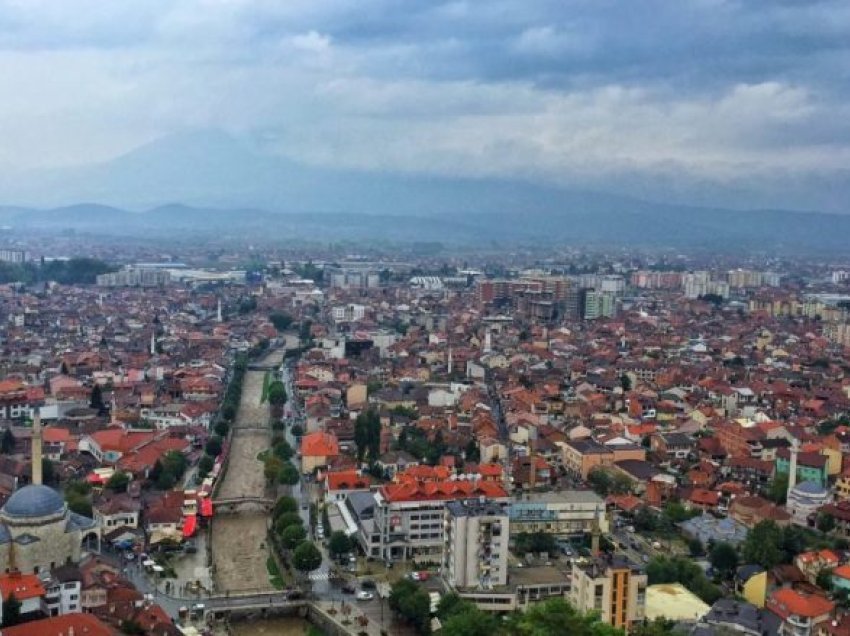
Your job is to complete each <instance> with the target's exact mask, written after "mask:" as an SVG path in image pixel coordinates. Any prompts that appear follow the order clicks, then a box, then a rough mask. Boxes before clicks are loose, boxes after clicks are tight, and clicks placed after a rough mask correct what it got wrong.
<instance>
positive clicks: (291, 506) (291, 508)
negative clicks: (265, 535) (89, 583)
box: [272, 496, 298, 519]
mask: <svg viewBox="0 0 850 636" xmlns="http://www.w3.org/2000/svg"><path fill="white" fill-rule="evenodd" d="M285 512H298V502H297V501H295V498H294V497H289V496H283V497H278V500H277V501H276V502H274V509H273V510H272V517H273V518H274V519H277V518H278V517H279V516H280V515H282V514H283V513H285Z"/></svg>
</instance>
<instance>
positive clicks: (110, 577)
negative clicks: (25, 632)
mask: <svg viewBox="0 0 850 636" xmlns="http://www.w3.org/2000/svg"><path fill="white" fill-rule="evenodd" d="M633 261H634V263H635V264H632V265H627V264H625V263H623V262H612V263H610V264H608V265H607V266H605V267H604V268H603V267H602V266H601V265H599V266H598V267H600V269H602V271H605V272H606V273H604V274H593V273H582V274H575V273H570V268H569V267H563V266H562V267H561V268H560V269H559V268H558V267H557V266H550V267H548V268H542V267H540V266H539V265H538V266H537V267H535V268H526V269H522V268H518V269H513V270H506V269H504V267H503V266H501V265H499V267H498V268H497V267H495V266H494V265H493V264H491V263H488V262H487V261H482V262H481V263H480V264H479V265H477V267H471V266H469V265H465V266H463V267H460V266H457V265H456V266H450V265H447V264H442V265H440V266H439V267H435V266H434V265H433V264H429V263H428V262H427V261H423V262H421V263H419V264H416V265H412V264H408V263H405V264H400V263H393V262H390V261H385V260H376V261H374V262H367V261H364V260H362V259H361V260H352V261H350V262H345V261H344V260H342V261H336V262H334V263H333V264H331V263H324V262H321V261H316V262H313V261H310V260H301V261H297V260H296V261H292V262H287V261H284V260H282V259H281V260H274V259H269V260H268V261H267V262H266V263H265V264H264V265H263V266H262V267H259V268H257V269H254V270H251V271H247V270H246V271H237V270H235V269H232V270H231V269H221V268H218V269H210V270H208V273H205V271H204V270H201V269H198V268H195V269H189V268H187V266H186V265H183V264H179V263H173V262H164V263H163V264H162V265H157V264H155V263H147V264H142V265H136V266H132V269H133V271H134V272H135V274H134V276H135V277H128V276H125V277H123V278H122V277H115V276H113V275H111V274H110V275H109V276H112V277H111V278H103V276H101V277H100V278H98V280H96V281H90V282H89V283H87V284H72V285H59V284H55V283H47V284H36V285H32V284H17V283H10V284H6V285H4V286H2V287H0V314H2V316H3V321H2V327H1V328H0V335H2V347H3V355H2V358H0V368H1V369H2V379H0V418H2V421H3V423H4V424H3V431H2V438H0V450H2V456H0V496H2V498H3V500H4V502H5V503H4V504H3V507H2V508H0V523H2V524H3V525H0V545H5V546H8V547H7V548H4V550H5V551H4V552H3V553H2V557H3V559H5V562H6V564H7V565H6V566H5V569H6V571H5V574H4V575H3V576H2V577H0V589H3V590H4V592H3V598H4V601H5V602H4V603H3V607H4V610H5V609H8V611H10V612H15V613H16V615H19V616H20V618H16V619H15V622H17V621H19V620H33V621H36V620H41V621H44V620H50V617H57V618H56V620H59V619H60V618H61V617H72V616H76V615H77V614H79V613H83V614H84V615H91V617H92V618H91V620H93V621H97V623H96V624H97V627H94V626H92V627H91V628H84V629H91V630H92V631H93V632H96V631H97V629H103V630H106V631H105V632H104V633H109V630H114V629H118V630H123V631H125V632H126V633H136V632H133V631H132V630H134V629H140V630H142V632H144V633H151V634H172V633H174V634H176V633H179V632H180V630H182V633H192V632H191V630H192V629H201V630H213V631H215V630H217V629H219V628H221V626H222V625H227V624H229V622H230V621H231V620H233V621H235V620H238V616H239V612H243V611H244V612H250V611H251V607H253V606H252V605H251V604H250V603H249V602H248V601H247V600H246V601H245V602H244V603H243V605H244V608H243V605H236V606H234V605H233V604H234V603H235V601H233V602H230V605H228V606H227V608H226V609H224V605H223V604H224V603H225V601H226V600H227V599H229V598H230V595H231V594H241V595H248V596H250V599H251V601H250V602H251V603H263V602H267V603H268V604H269V605H271V606H272V607H279V608H280V609H281V610H282V611H284V610H286V609H287V608H288V607H290V606H292V607H295V606H296V605H298V606H300V605H299V604H302V603H312V607H314V608H316V609H315V610H313V611H317V612H322V613H323V615H324V617H325V619H326V620H329V621H334V622H338V620H339V619H338V617H339V613H338V612H339V608H340V607H347V608H348V609H347V610H346V611H347V614H345V615H344V616H345V619H344V620H346V621H350V620H351V618H350V617H359V618H357V621H358V625H359V627H358V629H362V630H363V631H367V633H371V632H369V630H370V629H377V630H378V631H380V630H382V629H383V630H387V628H391V630H390V631H388V633H396V632H398V633H405V630H408V631H410V630H412V632H421V633H426V632H430V631H434V630H436V631H437V632H439V631H440V630H442V631H444V632H445V633H447V634H453V633H456V632H455V630H457V629H458V627H457V626H458V625H461V624H464V623H463V622H464V621H479V622H480V624H482V625H490V623H489V621H490V620H491V619H492V618H494V617H498V616H500V615H501V616H504V617H506V620H508V619H510V620H514V619H512V618H510V617H512V616H514V615H517V616H518V615H519V614H516V613H517V612H520V613H521V614H524V615H527V616H526V619H525V620H532V619H533V616H534V615H535V614H534V613H528V612H529V610H531V609H532V608H535V607H548V608H549V610H547V611H558V606H557V604H558V603H561V604H564V607H567V608H569V612H572V614H570V615H571V616H573V617H574V618H575V620H579V618H578V617H581V616H584V615H585V614H586V615H587V616H595V617H596V618H595V619H594V620H597V621H601V624H606V625H608V626H609V627H610V628H611V629H612V630H615V631H616V630H625V631H627V632H629V633H646V634H655V633H674V632H675V633H682V634H694V635H702V634H713V633H721V632H718V631H717V630H718V629H720V628H721V627H722V628H726V629H729V630H733V631H743V632H744V633H752V634H795V635H800V636H807V635H809V634H811V635H812V636H819V635H821V634H830V635H834V636H840V635H841V634H844V633H845V632H847V630H850V618H848V619H847V620H846V621H845V619H844V612H845V607H850V600H848V596H847V592H848V590H850V574H848V572H850V570H848V568H850V548H848V546H850V467H848V466H847V465H845V464H844V463H843V461H844V457H845V456H847V454H848V453H850V379H848V378H847V376H846V369H847V368H848V362H847V358H846V350H845V348H844V347H845V345H846V344H847V343H846V342H845V341H844V340H843V339H842V337H841V333H843V331H842V329H843V325H845V324H848V313H847V312H848V306H850V294H845V291H846V290H845V287H846V284H847V278H846V277H841V276H840V275H837V274H836V273H835V272H834V271H829V270H823V271H818V270H813V269H812V268H811V266H808V267H803V266H797V268H796V269H795V268H792V267H790V266H789V267H786V268H784V269H780V268H778V267H776V271H774V270H758V269H740V268H729V269H727V270H718V269H703V270H695V269H694V270H689V271H688V270H686V271H683V270H681V269H670V270H666V271H665V270H663V269H658V268H655V269H651V270H650V269H645V266H644V268H642V267H641V265H640V264H638V263H639V262H640V259H639V258H633ZM497 269H498V271H500V272H501V273H500V275H499V276H496V275H494V274H492V273H490V270H494V271H495V270H497ZM145 271H151V272H159V271H161V272H174V274H172V273H169V275H168V276H167V277H165V276H159V277H156V276H153V275H151V276H146V275H143V274H144V272H145ZM140 272H141V274H140ZM417 272H425V273H426V274H427V275H421V274H417ZM92 282H93V283H94V284H91V283H92ZM246 400H247V401H246ZM234 515H235V516H234ZM54 520H55V521H54ZM252 520H254V521H252ZM251 523H253V524H254V525H250V524H251ZM51 524H53V525H51ZM57 524H58V525H57ZM239 524H249V525H239ZM54 525H55V526H56V530H50V528H53V527H54ZM60 527H61V530H60ZM51 533H52V534H51ZM69 533H70V534H69ZM239 536H242V537H243V544H242V547H241V548H239V543H238V541H239V539H238V538H239ZM249 536H250V537H256V540H257V542H258V543H257V545H256V546H253V544H250V543H249V544H245V543H244V539H247V537H249ZM252 540H254V539H250V541H252ZM234 541H236V543H234ZM48 544H49V545H50V546H51V547H50V549H47V546H48ZM234 550H235V551H236V552H234ZM237 555H238V556H237ZM253 559H256V560H253ZM266 562H268V572H266V569H265V564H266ZM240 563H241V565H240ZM248 563H256V565H251V566H250V570H244V569H240V568H245V567H249V566H247V565H246V564H248ZM248 572H250V575H248V574H247V573H248ZM246 576H248V578H246ZM249 579H250V581H251V583H250V584H249V583H248V580H249ZM240 581H241V582H243V584H244V585H243V587H239V586H238V582H240ZM257 594H260V595H261V597H257V598H261V599H262V600H256V599H255V597H256V595H257ZM263 594H266V595H269V596H268V600H267V601H266V600H264V599H266V597H265V596H262V595H263ZM251 595H253V596H251ZM274 595H277V596H274ZM361 597H362V598H361ZM10 598H11V599H12V600H11V601H10ZM246 598H247V597H246ZM420 598H421V599H424V600H422V601H421V603H420V602H419V601H417V600H416V599H420ZM277 599H283V600H282V601H279V600H277ZM732 599H734V602H731V600H732ZM426 601H427V602H426ZM228 602H229V601H228ZM547 603H548V604H549V605H546V604H547ZM552 604H555V605H552ZM352 606H353V607H354V608H355V609H354V613H353V614H352V609H351V608H352ZM122 608H123V609H122ZM217 608H221V609H217ZM63 620H64V619H63ZM74 620H76V619H74ZM81 620H82V619H81ZM85 620H88V619H85ZM517 620H519V619H517ZM582 620H584V619H582ZM4 624H5V622H4ZM10 624H11V623H10ZM33 624H35V623H33ZM57 624H58V623H57ZM491 627H492V626H491ZM510 629H514V628H513V627H511V628H510ZM516 629H519V627H517V628H516ZM392 630H395V631H392ZM412 632H411V633H412ZM4 633H5V628H4ZM140 633H141V632H140ZM376 633H377V632H376ZM458 633H459V632H458ZM510 633H514V632H510ZM517 633H519V632H517Z"/></svg>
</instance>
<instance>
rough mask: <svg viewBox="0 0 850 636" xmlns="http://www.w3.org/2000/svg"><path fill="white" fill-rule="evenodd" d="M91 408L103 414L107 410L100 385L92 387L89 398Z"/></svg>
mask: <svg viewBox="0 0 850 636" xmlns="http://www.w3.org/2000/svg"><path fill="white" fill-rule="evenodd" d="M89 406H90V407H91V408H93V409H95V410H96V411H97V412H98V413H103V412H104V411H105V410H106V405H105V404H104V403H103V390H102V389H101V388H100V385H99V384H95V385H94V386H93V387H92V390H91V394H90V396H89Z"/></svg>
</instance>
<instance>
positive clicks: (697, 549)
mask: <svg viewBox="0 0 850 636" xmlns="http://www.w3.org/2000/svg"><path fill="white" fill-rule="evenodd" d="M688 552H689V553H690V555H691V556H692V557H698V556H702V555H704V554H705V547H703V545H702V541H700V540H699V539H697V538H696V537H694V538H693V539H691V540H689V541H688Z"/></svg>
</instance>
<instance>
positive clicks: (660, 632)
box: [629, 617, 720, 636]
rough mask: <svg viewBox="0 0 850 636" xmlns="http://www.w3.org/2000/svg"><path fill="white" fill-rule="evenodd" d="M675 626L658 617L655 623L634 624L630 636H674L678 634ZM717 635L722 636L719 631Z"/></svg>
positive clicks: (671, 622)
mask: <svg viewBox="0 0 850 636" xmlns="http://www.w3.org/2000/svg"><path fill="white" fill-rule="evenodd" d="M675 626H676V623H674V622H673V621H668V620H667V619H665V618H662V617H658V618H656V619H655V620H654V621H644V622H643V623H636V624H633V625H632V627H631V629H630V630H629V636H672V635H673V634H675V633H676V631H675V629H674V628H675ZM715 633H717V634H720V632H719V631H718V632H715Z"/></svg>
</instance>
